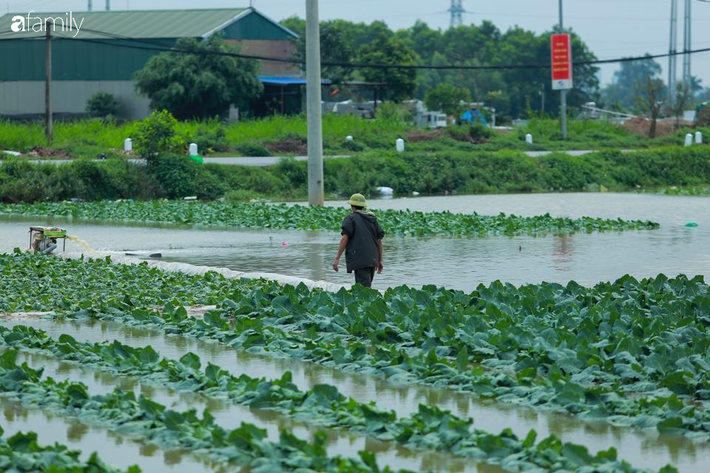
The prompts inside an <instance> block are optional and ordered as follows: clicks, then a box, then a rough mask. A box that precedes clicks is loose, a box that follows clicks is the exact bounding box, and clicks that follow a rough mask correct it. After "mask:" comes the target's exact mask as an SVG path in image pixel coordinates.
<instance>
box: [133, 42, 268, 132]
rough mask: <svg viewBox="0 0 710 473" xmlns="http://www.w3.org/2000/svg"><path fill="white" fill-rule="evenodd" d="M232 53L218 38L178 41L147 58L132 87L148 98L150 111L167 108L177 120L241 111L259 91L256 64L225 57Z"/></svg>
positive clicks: (241, 59) (260, 90)
mask: <svg viewBox="0 0 710 473" xmlns="http://www.w3.org/2000/svg"><path fill="white" fill-rule="evenodd" d="M185 51H187V52H185ZM237 51H238V50H237V49H235V48H233V47H231V46H228V45H226V44H225V43H224V41H223V40H222V39H221V38H220V37H219V36H217V35H214V36H211V37H210V38H209V39H208V40H206V41H201V42H198V41H197V40H196V39H195V38H181V39H180V40H178V42H177V44H176V47H175V48H174V49H173V50H171V51H168V52H165V53H162V54H159V55H157V56H154V57H152V58H150V60H149V61H148V63H147V64H146V65H145V67H144V68H143V69H142V70H140V71H138V72H136V74H135V76H134V80H135V82H136V89H137V90H138V92H140V93H141V94H144V95H147V96H148V98H150V106H151V108H152V109H154V110H162V109H166V110H169V111H170V112H171V113H172V114H173V115H174V116H175V117H176V118H178V119H180V120H185V119H193V118H209V117H213V116H215V115H219V114H222V113H224V112H226V111H227V109H228V108H229V106H230V105H236V106H239V107H243V106H245V105H246V104H247V103H248V101H249V99H251V98H253V97H256V96H258V95H259V94H261V92H262V90H263V87H262V85H261V82H260V81H259V79H258V77H257V75H256V74H257V71H258V63H257V62H256V61H254V60H251V59H244V58H238V57H234V56H229V55H228V53H234V52H237Z"/></svg>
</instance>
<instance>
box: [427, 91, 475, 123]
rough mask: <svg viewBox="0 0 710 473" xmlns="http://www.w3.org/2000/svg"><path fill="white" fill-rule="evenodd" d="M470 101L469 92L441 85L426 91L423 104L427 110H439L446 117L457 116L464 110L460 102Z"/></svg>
mask: <svg viewBox="0 0 710 473" xmlns="http://www.w3.org/2000/svg"><path fill="white" fill-rule="evenodd" d="M470 101H471V92H470V91H469V90H468V89H466V88H464V87H457V86H455V85H454V84H449V83H442V84H438V85H437V86H436V87H434V88H431V89H429V90H427V92H426V96H425V97H424V103H425V104H426V106H427V108H428V109H429V110H432V111H435V110H439V111H442V112H444V113H446V114H447V115H455V116H457V117H458V115H460V114H461V112H462V111H463V110H464V109H465V107H466V106H465V105H462V104H461V102H464V103H468V102H470Z"/></svg>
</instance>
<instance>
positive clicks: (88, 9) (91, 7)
mask: <svg viewBox="0 0 710 473" xmlns="http://www.w3.org/2000/svg"><path fill="white" fill-rule="evenodd" d="M93 9H94V7H93V5H92V4H91V0H89V5H87V7H86V10H87V11H93Z"/></svg>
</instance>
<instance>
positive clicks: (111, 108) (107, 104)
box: [86, 92, 119, 117]
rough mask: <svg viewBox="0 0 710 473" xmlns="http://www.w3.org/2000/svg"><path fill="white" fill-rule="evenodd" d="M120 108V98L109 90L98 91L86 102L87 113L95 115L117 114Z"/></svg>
mask: <svg viewBox="0 0 710 473" xmlns="http://www.w3.org/2000/svg"><path fill="white" fill-rule="evenodd" d="M118 108H119V103H118V100H117V99H116V97H114V95H113V94H110V93H108V92H96V93H95V94H94V95H92V96H91V97H90V98H89V100H88V101H87V102H86V113H88V114H89V115H91V116H94V117H108V116H116V115H117V114H118Z"/></svg>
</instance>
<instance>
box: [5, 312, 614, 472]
mask: <svg viewBox="0 0 710 473" xmlns="http://www.w3.org/2000/svg"><path fill="white" fill-rule="evenodd" d="M168 312H169V315H168V317H170V318H171V319H172V321H173V322H177V321H178V320H180V323H183V322H185V323H187V322H189V318H188V317H187V316H186V315H185V314H184V311H183V312H182V313H181V311H180V309H178V310H177V311H173V310H170V309H169V310H168ZM204 326H205V327H206V328H207V329H208V330H219V331H223V332H224V331H227V330H229V323H228V320H227V319H226V318H224V317H222V316H221V315H220V314H218V313H216V312H210V313H208V314H206V316H205V318H204ZM251 333H252V334H253V335H252V336H250V337H249V338H252V339H254V342H257V340H256V336H255V335H256V334H255V333H254V331H253V330H252V331H251ZM244 341H246V340H245V339H244V337H240V338H238V339H237V340H236V341H235V342H237V343H235V346H242V343H243V342H244ZM2 343H4V344H6V345H7V346H9V347H12V348H13V349H21V350H31V351H33V352H37V351H39V352H41V353H43V354H44V353H48V354H50V355H51V356H54V357H56V358H58V359H60V360H63V361H73V362H76V363H80V364H81V365H82V366H83V367H85V368H90V369H98V370H101V371H106V372H110V373H112V374H119V375H130V376H137V377H139V378H142V379H148V380H150V381H151V383H152V384H160V385H162V386H166V387H168V388H171V389H175V390H178V391H187V392H194V393H200V394H203V395H205V396H208V397H213V396H214V397H219V398H223V397H225V396H226V397H227V398H229V399H230V400H232V402H234V403H237V404H242V405H246V406H249V407H256V408H260V409H265V410H275V411H277V412H279V413H281V414H283V415H286V416H294V417H297V418H301V419H307V420H310V421H311V422H312V423H314V424H317V425H319V426H327V427H331V428H333V427H337V428H344V429H348V430H351V431H355V432H358V431H362V430H364V431H365V432H366V434H367V435H368V436H370V437H375V438H378V439H382V440H386V441H387V440H391V439H396V441H398V442H400V443H402V444H406V446H407V447H408V448H410V449H415V450H429V449H431V448H435V449H437V450H449V451H452V453H454V454H455V455H460V456H470V455H471V454H470V453H468V452H469V451H470V450H469V451H467V449H462V448H460V446H461V444H462V443H466V444H467V445H468V446H469V448H480V449H482V450H483V451H484V452H485V453H486V454H487V456H486V457H484V458H486V460H487V461H489V462H493V463H499V462H500V463H502V464H505V463H509V462H512V460H513V458H514V456H515V455H516V454H517V453H519V452H522V451H523V450H525V451H526V453H528V455H529V456H531V457H532V458H530V460H529V462H530V463H531V464H535V465H537V466H543V467H544V466H547V465H548V463H547V462H548V460H547V459H545V457H544V453H543V452H544V447H542V448H541V447H538V446H537V445H535V441H534V439H535V437H536V434H535V432H534V431H531V432H530V433H529V434H528V436H527V437H526V438H525V440H524V441H522V442H521V441H520V439H517V438H516V437H514V436H506V440H507V443H508V448H509V449H510V451H509V452H508V453H509V455H511V458H503V459H496V458H495V457H497V456H499V455H500V452H496V453H497V454H495V455H493V452H489V451H487V450H488V449H487V448H486V445H488V444H489V442H490V440H491V439H496V440H500V437H497V436H495V435H493V434H490V433H488V432H484V431H481V430H476V431H473V429H472V428H471V426H472V424H473V419H461V418H457V417H456V416H454V415H452V414H451V413H450V412H447V411H444V410H441V409H439V408H437V407H434V406H428V405H420V407H419V410H418V412H416V413H414V414H412V415H410V416H408V417H405V418H398V417H397V415H396V413H395V412H394V411H387V410H384V409H378V408H376V407H375V406H373V405H371V404H364V403H359V402H357V401H356V400H354V399H351V398H347V397H346V396H344V395H343V394H341V393H340V392H339V391H338V389H337V388H336V387H335V386H330V385H324V384H319V385H316V386H314V387H313V389H311V390H309V391H300V390H299V389H298V387H297V386H296V385H295V384H293V383H292V382H291V373H290V372H286V373H284V375H283V377H282V378H281V379H274V380H267V379H263V378H262V379H256V378H251V377H249V376H247V375H241V376H239V377H236V376H234V375H232V374H230V373H229V372H228V371H226V370H223V369H221V368H220V367H218V366H216V365H213V364H208V365H207V368H206V369H205V371H201V362H200V359H199V358H198V357H197V356H196V355H194V354H192V353H188V354H187V355H185V356H183V357H182V358H181V359H180V361H175V360H170V359H167V358H164V359H162V360H161V359H160V357H159V356H158V354H157V353H156V352H155V351H154V350H153V349H152V348H151V347H150V346H148V347H145V348H132V347H130V346H126V345H123V344H121V343H120V342H118V341H114V342H113V343H111V344H108V343H102V344H93V343H82V342H78V341H76V340H75V339H73V338H72V337H69V336H67V335H63V336H61V337H60V339H59V341H56V340H54V339H52V338H50V337H49V336H47V334H46V333H44V332H41V331H38V330H35V329H32V328H30V327H23V326H18V327H15V328H14V329H13V330H9V329H5V328H2V327H0V344H2ZM461 353H467V351H466V350H464V351H462V352H461ZM465 360H466V361H467V360H468V355H466V357H465ZM459 371H466V367H465V366H464V367H463V368H461V369H460V370H459ZM139 405H140V407H141V408H142V409H143V410H144V412H145V413H146V414H147V416H148V417H149V418H150V419H160V418H161V416H164V415H165V408H164V406H161V405H160V404H158V403H155V402H153V401H150V400H149V399H147V398H140V399H139ZM557 442H559V441H558V440H557V439H556V438H555V437H550V438H548V439H545V440H543V441H542V442H540V444H539V445H541V446H545V445H548V444H550V443H557ZM457 447H458V448H457ZM529 452H532V455H530V453H529ZM563 452H564V454H563V460H562V461H564V462H567V463H569V465H571V466H572V467H582V466H588V465H591V464H599V463H602V464H605V466H608V467H611V466H612V465H614V464H615V463H617V461H616V458H615V457H613V456H605V455H600V456H598V457H592V456H591V455H590V454H589V453H588V452H587V450H586V449H585V448H584V447H583V446H581V445H575V444H571V443H566V444H564V445H563ZM541 454H542V455H541ZM488 455H490V457H488Z"/></svg>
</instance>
